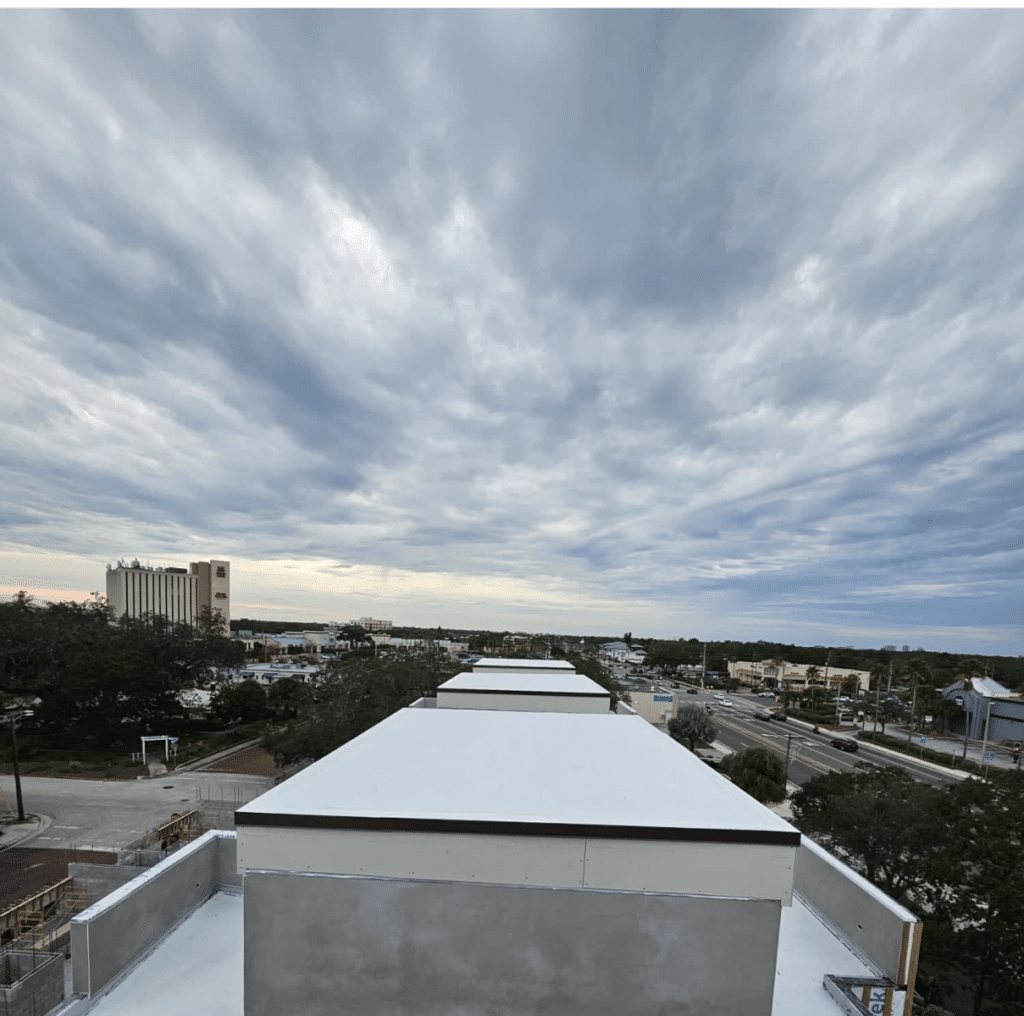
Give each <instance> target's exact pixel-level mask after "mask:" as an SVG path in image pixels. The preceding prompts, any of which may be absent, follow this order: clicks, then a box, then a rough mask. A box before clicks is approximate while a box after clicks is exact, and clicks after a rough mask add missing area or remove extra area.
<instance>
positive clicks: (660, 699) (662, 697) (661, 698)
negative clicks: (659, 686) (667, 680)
mask: <svg viewBox="0 0 1024 1016" xmlns="http://www.w3.org/2000/svg"><path fill="white" fill-rule="evenodd" d="M654 701H655V702H671V701H672V696H671V695H655V696H654Z"/></svg>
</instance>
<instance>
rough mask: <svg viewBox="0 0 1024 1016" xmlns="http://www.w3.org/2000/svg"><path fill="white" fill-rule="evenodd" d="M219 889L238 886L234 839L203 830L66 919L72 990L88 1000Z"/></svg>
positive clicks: (225, 833)
mask: <svg viewBox="0 0 1024 1016" xmlns="http://www.w3.org/2000/svg"><path fill="white" fill-rule="evenodd" d="M110 867H111V868H113V867H114V866H110ZM224 888H227V889H232V890H236V891H237V890H239V889H240V888H241V876H240V875H238V873H237V864H236V851H235V837H234V834H233V833H229V832H220V831H217V832H209V833H206V834H205V835H204V836H202V837H200V839H198V840H196V841H195V842H194V843H190V844H189V845H188V846H186V847H183V848H182V849H181V850H179V851H177V852H176V853H174V854H172V855H171V856H170V857H168V858H167V859H166V860H164V861H161V863H160V864H158V865H156V866H155V867H153V868H149V869H148V870H146V871H143V872H142V873H141V874H139V875H137V876H136V877H135V878H133V879H132V880H131V881H129V882H127V883H126V884H124V885H122V886H121V887H120V888H117V889H115V890H114V891H113V892H111V893H109V894H108V895H107V896H106V897H105V898H104V899H103V900H101V901H100V902H98V903H95V904H93V905H92V906H90V907H89V908H88V909H87V910H84V911H83V912H82V913H81V914H79V915H78V916H77V917H75V918H73V919H72V921H71V966H72V977H73V985H74V991H75V992H76V993H82V994H85V995H87V996H89V997H90V998H94V997H95V996H96V995H97V993H99V992H100V991H102V990H103V989H104V988H105V987H106V986H107V985H109V984H110V983H111V982H112V981H113V980H115V979H116V978H117V977H119V976H120V975H121V974H122V972H123V971H124V970H125V969H126V968H127V967H129V966H130V965H131V964H133V963H134V962H135V961H136V960H138V959H140V958H141V957H142V956H144V955H145V954H146V953H147V952H149V950H150V949H152V948H153V947H154V946H155V945H156V944H157V943H158V942H159V941H160V940H161V939H163V938H164V937H165V936H166V935H167V934H168V933H169V932H171V931H172V930H173V929H174V928H175V927H176V926H177V925H178V924H179V923H180V922H181V921H182V920H183V919H184V918H185V917H187V916H188V915H189V914H190V913H191V912H192V911H193V910H195V909H196V908H197V907H198V906H200V905H201V904H203V903H205V902H206V900H208V899H209V898H210V897H211V896H212V895H213V894H214V893H215V892H217V890H218V889H224ZM43 1011H45V1010H43Z"/></svg>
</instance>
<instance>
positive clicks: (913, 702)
mask: <svg viewBox="0 0 1024 1016" xmlns="http://www.w3.org/2000/svg"><path fill="white" fill-rule="evenodd" d="M916 706H917V685H916V684H915V685H914V694H913V695H911V696H910V729H909V730H908V731H907V744H910V741H911V738H912V737H913V736H914V709H915V707H916Z"/></svg>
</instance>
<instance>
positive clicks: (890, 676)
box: [885, 660, 892, 695]
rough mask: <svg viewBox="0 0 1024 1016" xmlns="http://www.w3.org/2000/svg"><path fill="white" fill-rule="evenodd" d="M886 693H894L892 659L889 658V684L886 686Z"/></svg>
mask: <svg viewBox="0 0 1024 1016" xmlns="http://www.w3.org/2000/svg"><path fill="white" fill-rule="evenodd" d="M885 694H886V695H891V694H892V660H889V686H888V687H887V688H886V690H885Z"/></svg>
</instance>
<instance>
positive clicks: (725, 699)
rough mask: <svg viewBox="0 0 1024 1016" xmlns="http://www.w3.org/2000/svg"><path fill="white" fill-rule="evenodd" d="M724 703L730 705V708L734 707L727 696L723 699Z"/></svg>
mask: <svg viewBox="0 0 1024 1016" xmlns="http://www.w3.org/2000/svg"><path fill="white" fill-rule="evenodd" d="M722 705H723V706H728V707H729V708H730V709H732V703H731V702H730V701H729V700H728V699H727V698H724V699H722Z"/></svg>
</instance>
